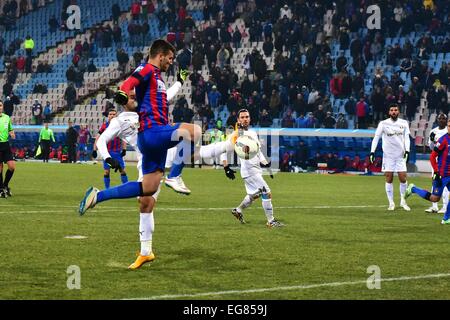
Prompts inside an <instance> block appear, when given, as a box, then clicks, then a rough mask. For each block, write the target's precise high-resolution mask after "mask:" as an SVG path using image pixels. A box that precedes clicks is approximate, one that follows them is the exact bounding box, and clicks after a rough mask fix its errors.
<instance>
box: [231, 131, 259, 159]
mask: <svg viewBox="0 0 450 320" xmlns="http://www.w3.org/2000/svg"><path fill="white" fill-rule="evenodd" d="M234 151H236V154H237V155H238V157H239V158H241V159H243V160H250V159H251V158H253V157H254V156H256V154H257V153H258V151H259V142H258V141H256V140H255V139H253V138H252V137H250V136H246V135H243V136H240V137H239V138H237V140H236V144H235V145H234Z"/></svg>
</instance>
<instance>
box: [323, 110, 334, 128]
mask: <svg viewBox="0 0 450 320" xmlns="http://www.w3.org/2000/svg"><path fill="white" fill-rule="evenodd" d="M323 126H324V127H325V128H327V129H334V128H335V127H336V119H334V117H333V115H332V113H331V111H327V116H326V117H325V119H323Z"/></svg>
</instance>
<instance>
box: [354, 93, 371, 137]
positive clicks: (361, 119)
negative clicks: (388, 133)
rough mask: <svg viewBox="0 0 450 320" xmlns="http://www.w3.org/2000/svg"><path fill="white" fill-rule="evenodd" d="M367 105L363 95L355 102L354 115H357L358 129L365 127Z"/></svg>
mask: <svg viewBox="0 0 450 320" xmlns="http://www.w3.org/2000/svg"><path fill="white" fill-rule="evenodd" d="M368 108H369V107H368V105H367V103H366V102H365V101H364V97H361V98H359V101H358V103H357V104H356V116H357V117H358V129H367V116H368V111H369V110H368Z"/></svg>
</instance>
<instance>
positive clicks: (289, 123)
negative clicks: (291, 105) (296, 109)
mask: <svg viewBox="0 0 450 320" xmlns="http://www.w3.org/2000/svg"><path fill="white" fill-rule="evenodd" d="M294 124H295V119H294V117H293V116H292V111H291V109H288V110H287V111H286V112H285V114H284V117H283V119H282V120H281V127H282V128H293V127H294Z"/></svg>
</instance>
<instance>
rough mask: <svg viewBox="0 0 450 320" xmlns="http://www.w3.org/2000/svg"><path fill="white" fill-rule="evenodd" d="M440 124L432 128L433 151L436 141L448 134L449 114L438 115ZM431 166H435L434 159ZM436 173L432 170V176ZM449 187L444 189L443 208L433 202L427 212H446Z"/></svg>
mask: <svg viewBox="0 0 450 320" xmlns="http://www.w3.org/2000/svg"><path fill="white" fill-rule="evenodd" d="M437 122H438V126H437V127H436V128H434V129H433V130H431V132H430V137H429V138H428V146H429V147H430V150H431V151H433V150H434V147H435V146H436V143H437V142H438V141H439V139H440V138H441V137H442V136H443V135H445V134H447V115H446V114H445V113H442V112H441V113H440V114H439V115H438V117H437ZM430 162H431V166H433V163H432V161H430ZM433 175H434V171H432V174H431V176H433ZM448 196H449V192H448V188H447V187H444V189H443V190H442V208H441V210H439V208H438V203H437V202H432V205H431V207H429V208H428V209H426V210H425V212H428V213H445V211H447V205H448Z"/></svg>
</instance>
